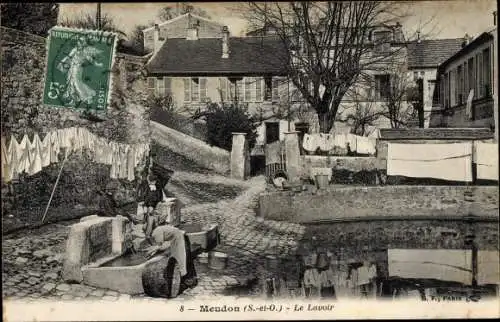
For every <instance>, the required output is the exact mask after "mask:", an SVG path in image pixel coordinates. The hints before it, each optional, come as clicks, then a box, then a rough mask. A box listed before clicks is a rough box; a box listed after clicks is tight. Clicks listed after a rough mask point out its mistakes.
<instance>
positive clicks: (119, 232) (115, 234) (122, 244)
mask: <svg viewBox="0 0 500 322" xmlns="http://www.w3.org/2000/svg"><path fill="white" fill-rule="evenodd" d="M128 222H129V220H128V219H127V218H125V217H123V216H116V217H115V218H113V222H112V225H111V226H112V229H111V230H112V233H111V234H112V247H111V248H112V252H113V254H123V253H124V252H125V250H126V242H127V241H126V236H125V234H126V230H127V224H128Z"/></svg>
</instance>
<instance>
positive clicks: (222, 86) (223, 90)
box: [218, 77, 227, 101]
mask: <svg viewBox="0 0 500 322" xmlns="http://www.w3.org/2000/svg"><path fill="white" fill-rule="evenodd" d="M219 95H220V97H218V98H219V99H220V100H221V101H227V78H224V77H219Z"/></svg>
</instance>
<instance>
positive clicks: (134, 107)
mask: <svg viewBox="0 0 500 322" xmlns="http://www.w3.org/2000/svg"><path fill="white" fill-rule="evenodd" d="M1 48H2V74H1V77H2V97H1V112H2V137H4V138H6V139H7V141H9V140H10V138H11V137H12V136H13V137H15V138H16V140H17V141H18V142H19V141H20V140H21V139H22V138H23V136H24V135H25V134H26V135H28V138H29V139H30V140H32V139H33V135H34V134H35V133H36V134H38V135H39V136H40V138H41V139H43V138H44V137H45V135H47V134H48V133H49V132H51V131H54V130H57V129H63V128H69V127H85V128H86V129H88V130H89V131H90V132H92V133H93V134H95V135H96V136H98V137H101V138H105V139H107V140H109V141H114V142H118V143H126V144H135V143H149V140H150V128H149V117H148V113H147V107H146V106H145V103H146V81H145V77H144V76H143V74H142V69H143V66H144V63H145V60H146V59H145V58H143V57H136V56H130V55H125V54H120V53H116V54H115V65H114V66H113V69H112V74H113V89H112V95H111V97H112V98H111V103H110V106H108V108H107V112H106V115H104V116H103V117H102V119H101V120H99V121H93V120H89V119H88V118H85V117H83V116H82V114H80V113H79V112H76V111H74V110H71V109H55V108H49V107H46V106H43V105H42V92H43V86H44V84H43V83H44V82H43V80H44V74H45V68H46V50H47V49H46V39H45V38H43V37H40V36H36V35H33V34H30V33H26V32H23V31H20V30H16V29H11V28H6V27H2V28H1ZM7 143H8V142H7ZM109 167H110V166H108V165H103V164H98V163H95V162H92V161H91V160H89V159H88V158H85V157H83V156H78V155H70V156H69V157H68V160H67V162H66V163H65V165H64V168H63V169H62V170H61V164H60V163H54V164H51V165H50V166H47V167H45V168H43V170H42V171H41V172H39V173H36V174H35V175H33V176H26V175H20V177H19V179H18V180H16V181H13V182H11V183H10V184H9V185H8V186H9V189H4V188H6V186H5V185H4V184H3V182H2V206H3V209H4V210H7V211H10V213H15V212H17V213H22V212H23V211H29V212H31V213H33V212H35V214H32V217H33V220H37V218H38V217H37V215H36V214H38V212H40V213H43V211H41V210H40V209H42V208H44V207H45V206H46V205H47V202H48V200H49V198H50V194H51V191H52V189H53V187H54V184H55V181H56V177H57V176H58V173H59V171H62V172H61V179H60V181H59V183H58V186H57V189H56V190H55V193H54V198H53V200H52V203H51V207H58V206H64V207H69V208H70V209H71V208H72V207H77V208H78V209H83V210H85V209H87V210H88V211H90V210H89V209H91V208H92V207H95V205H94V202H95V195H94V189H95V187H96V186H97V185H101V184H106V183H109V182H112V181H116V182H114V183H115V184H117V185H118V186H119V187H122V188H123V189H121V188H120V189H121V190H122V192H123V193H124V194H125V195H127V194H128V195H129V197H130V196H132V193H133V191H132V190H133V183H131V182H127V181H126V180H125V181H123V180H116V179H113V180H112V179H110V176H109ZM129 197H126V198H125V199H127V198H129ZM4 206H5V208H4ZM77 208H75V209H77ZM75 215H76V213H75ZM39 219H40V218H38V220H39ZM30 220H31V219H30Z"/></svg>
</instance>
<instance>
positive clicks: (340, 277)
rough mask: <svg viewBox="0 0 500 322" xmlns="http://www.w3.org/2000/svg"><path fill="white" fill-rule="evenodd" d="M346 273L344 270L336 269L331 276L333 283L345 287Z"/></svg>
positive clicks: (346, 285) (346, 282) (346, 283)
mask: <svg viewBox="0 0 500 322" xmlns="http://www.w3.org/2000/svg"><path fill="white" fill-rule="evenodd" d="M348 275H349V274H348V273H347V272H346V271H345V270H342V269H340V268H339V269H337V270H336V271H335V273H334V276H333V278H334V279H333V284H334V285H335V286H337V287H338V288H347V287H348V286H349V282H348Z"/></svg>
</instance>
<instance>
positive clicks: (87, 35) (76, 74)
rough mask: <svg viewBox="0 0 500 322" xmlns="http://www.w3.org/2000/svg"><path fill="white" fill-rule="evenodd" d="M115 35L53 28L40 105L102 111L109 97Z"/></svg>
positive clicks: (103, 32) (50, 34)
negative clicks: (41, 103)
mask: <svg viewBox="0 0 500 322" xmlns="http://www.w3.org/2000/svg"><path fill="white" fill-rule="evenodd" d="M116 41H117V37H116V34H114V33H111V32H106V31H97V30H84V29H73V28H66V27H59V26H56V27H54V28H52V29H51V30H50V32H49V38H48V41H47V43H48V45H47V46H48V50H47V68H46V72H45V87H44V91H43V104H44V105H47V106H52V107H67V108H72V109H77V110H85V111H94V112H104V111H106V107H107V106H108V104H109V101H110V98H111V88H112V74H111V68H112V66H113V63H114V54H115V48H116Z"/></svg>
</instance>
